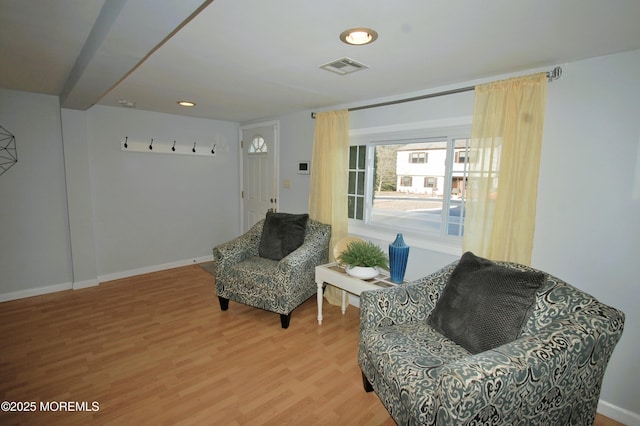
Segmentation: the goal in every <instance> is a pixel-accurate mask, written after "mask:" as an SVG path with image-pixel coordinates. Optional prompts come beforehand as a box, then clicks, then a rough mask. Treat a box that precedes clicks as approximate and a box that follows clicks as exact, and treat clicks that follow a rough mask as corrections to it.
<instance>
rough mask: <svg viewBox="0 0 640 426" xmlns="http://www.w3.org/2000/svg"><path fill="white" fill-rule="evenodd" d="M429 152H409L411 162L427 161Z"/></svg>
mask: <svg viewBox="0 0 640 426" xmlns="http://www.w3.org/2000/svg"><path fill="white" fill-rule="evenodd" d="M427 161H428V159H427V153H426V152H412V153H411V154H409V162H410V163H426V162H427Z"/></svg>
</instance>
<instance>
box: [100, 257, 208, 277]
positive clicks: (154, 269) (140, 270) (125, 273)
mask: <svg viewBox="0 0 640 426" xmlns="http://www.w3.org/2000/svg"><path fill="white" fill-rule="evenodd" d="M212 260H213V254H212V255H211V256H203V257H197V258H195V259H185V260H178V261H175V262H169V263H163V264H160V265H152V266H146V267H144V268H138V269H130V270H128V271H122V272H115V273H112V274H105V275H98V281H99V282H101V283H102V282H105V281H113V280H119V279H122V278H129V277H133V276H136V275H142V274H149V273H151V272H158V271H164V270H165V269H173V268H179V267H181V266H187V265H195V264H197V263H203V262H210V261H212Z"/></svg>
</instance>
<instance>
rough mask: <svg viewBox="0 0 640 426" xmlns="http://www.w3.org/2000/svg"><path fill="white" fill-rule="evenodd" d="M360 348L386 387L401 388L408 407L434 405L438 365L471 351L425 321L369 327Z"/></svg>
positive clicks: (466, 354)
mask: <svg viewBox="0 0 640 426" xmlns="http://www.w3.org/2000/svg"><path fill="white" fill-rule="evenodd" d="M362 333H363V334H362V336H361V345H362V347H361V349H362V350H364V353H365V355H366V357H367V358H368V359H369V362H370V365H372V366H375V368H376V370H377V373H378V374H376V376H377V377H378V379H379V380H383V381H384V382H385V384H384V387H385V388H394V389H397V392H399V398H400V400H401V401H402V405H404V406H405V409H407V410H413V409H415V408H416V407H423V406H432V405H433V398H434V397H435V393H434V390H435V389H436V387H437V386H438V384H439V368H440V367H442V366H444V365H447V364H450V363H451V362H454V361H456V360H459V359H462V358H466V357H468V356H469V352H468V351H467V350H465V349H464V348H462V347H461V346H459V345H457V344H456V343H455V342H453V341H451V340H450V339H448V338H446V337H444V336H443V335H442V334H440V333H439V332H437V331H436V330H434V329H433V328H432V327H431V326H429V325H428V324H426V323H425V322H414V323H409V324H402V325H394V326H389V327H380V328H373V329H367V330H364V331H363V332H362Z"/></svg>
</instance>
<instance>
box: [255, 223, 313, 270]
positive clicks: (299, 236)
mask: <svg viewBox="0 0 640 426" xmlns="http://www.w3.org/2000/svg"><path fill="white" fill-rule="evenodd" d="M307 219H309V215H308V214H306V213H305V214H291V213H272V212H268V213H267V217H266V219H265V221H264V226H263V228H262V237H261V238H260V246H259V247H258V254H259V255H260V257H264V258H266V259H272V260H281V259H282V258H284V257H285V256H287V255H289V253H291V252H292V251H294V250H295V249H297V248H298V247H300V246H301V245H302V243H303V242H304V235H305V232H306V229H307Z"/></svg>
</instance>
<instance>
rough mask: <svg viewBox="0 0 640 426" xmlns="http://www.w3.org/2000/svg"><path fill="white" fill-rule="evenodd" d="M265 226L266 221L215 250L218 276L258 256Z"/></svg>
mask: <svg viewBox="0 0 640 426" xmlns="http://www.w3.org/2000/svg"><path fill="white" fill-rule="evenodd" d="M263 225H264V220H261V221H259V222H258V223H256V224H255V225H253V226H252V227H251V228H250V229H249V230H248V231H247V232H246V233H244V234H242V235H240V236H239V237H236V238H234V239H233V240H230V241H227V242H226V243H223V244H220V245H218V246H216V247H214V248H213V258H214V260H215V265H216V275H218V276H219V274H221V273H224V271H225V269H227V268H228V267H230V266H233V265H235V264H237V263H240V262H242V261H243V260H245V259H247V258H249V257H252V256H257V255H258V250H259V247H260V238H261V237H262V227H263Z"/></svg>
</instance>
